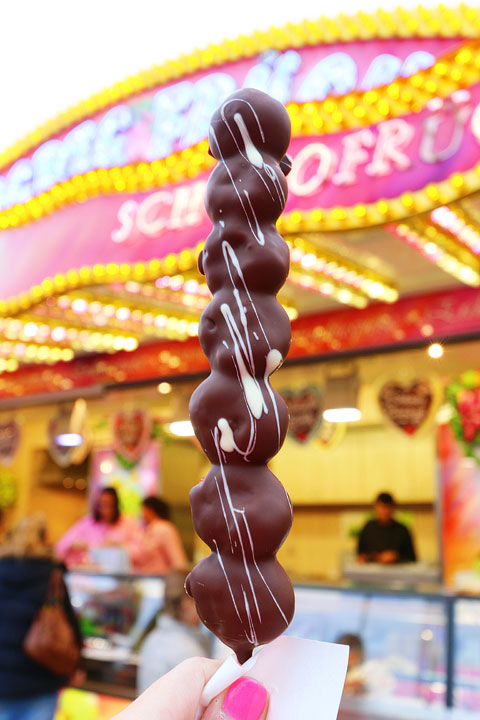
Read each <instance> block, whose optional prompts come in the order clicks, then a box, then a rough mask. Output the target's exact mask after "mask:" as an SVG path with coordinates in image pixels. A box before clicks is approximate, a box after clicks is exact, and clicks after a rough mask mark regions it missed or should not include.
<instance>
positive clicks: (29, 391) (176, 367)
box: [0, 288, 480, 399]
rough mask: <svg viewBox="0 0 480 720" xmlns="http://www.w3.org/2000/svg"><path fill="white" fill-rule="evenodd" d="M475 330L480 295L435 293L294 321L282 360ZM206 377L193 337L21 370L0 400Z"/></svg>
mask: <svg viewBox="0 0 480 720" xmlns="http://www.w3.org/2000/svg"><path fill="white" fill-rule="evenodd" d="M479 328H480V290H478V289H473V288H467V289H458V290H451V291H449V292H441V293H433V294H429V295H423V296H420V297H414V298H405V299H401V300H399V301H398V302H396V303H395V304H393V305H383V304H382V305H380V304H378V305H371V306H368V307H367V308H365V309H364V310H362V311H361V312H360V311H358V310H355V309H347V310H339V311H336V312H330V313H325V314H323V315H310V316H306V317H303V318H298V319H297V320H295V321H294V322H293V323H292V334H293V342H292V347H291V350H290V353H289V356H288V360H295V359H300V358H306V357H311V358H314V357H317V356H322V357H325V356H328V355H331V356H335V355H336V354H338V353H345V352H355V353H359V352H362V350H366V349H382V348H385V347H402V346H403V345H405V344H408V343H412V342H419V341H420V342H427V340H428V339H431V338H441V339H443V340H447V339H449V338H455V337H462V336H465V335H478V333H479ZM287 362H288V361H287ZM206 372H208V362H207V359H206V357H205V355H204V354H203V352H202V351H201V349H200V345H199V343H198V340H197V338H191V339H189V340H185V341H183V342H181V341H165V342H159V343H152V344H149V345H143V346H141V347H139V348H138V350H136V352H135V353H129V352H124V351H121V352H118V353H116V354H115V355H113V356H112V355H99V356H95V357H85V358H77V359H75V360H73V361H71V362H68V363H57V364H56V365H53V366H52V365H50V366H41V365H35V366H31V367H25V368H22V369H20V370H18V371H16V372H13V373H8V375H5V376H1V377H0V399H1V398H3V399H6V398H17V397H21V396H25V395H35V394H38V393H46V392H59V391H64V390H71V389H73V388H86V387H89V386H94V385H98V386H102V385H115V384H121V383H124V382H133V381H136V380H148V379H155V378H158V379H160V378H163V379H167V378H172V377H178V376H184V377H185V376H189V375H192V374H198V373H200V374H201V373H206Z"/></svg>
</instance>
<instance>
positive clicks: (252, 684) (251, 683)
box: [223, 677, 267, 720]
mask: <svg viewBox="0 0 480 720" xmlns="http://www.w3.org/2000/svg"><path fill="white" fill-rule="evenodd" d="M266 704H267V691H266V690H265V688H264V687H263V685H260V683H258V682H257V681H256V680H253V678H247V677H242V678H240V679H239V680H236V681H235V682H234V683H233V684H232V685H230V687H229V689H228V692H227V694H226V695H225V700H224V701H223V709H224V711H225V712H226V713H228V715H229V716H230V717H231V718H233V720H259V718H260V716H261V714H262V713H263V711H264V709H265V705H266Z"/></svg>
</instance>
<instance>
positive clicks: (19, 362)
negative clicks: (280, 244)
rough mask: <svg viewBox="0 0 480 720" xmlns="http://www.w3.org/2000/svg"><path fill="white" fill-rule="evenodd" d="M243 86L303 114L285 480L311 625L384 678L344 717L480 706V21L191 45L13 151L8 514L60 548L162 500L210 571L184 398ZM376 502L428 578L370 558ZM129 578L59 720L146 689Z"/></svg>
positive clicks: (303, 614) (0, 343)
mask: <svg viewBox="0 0 480 720" xmlns="http://www.w3.org/2000/svg"><path fill="white" fill-rule="evenodd" d="M243 86H247V87H255V88H259V89H262V90H265V91H267V92H269V93H270V94H272V95H274V96H275V97H276V98H278V99H279V100H280V101H281V102H282V103H284V104H285V105H286V107H287V109H288V112H289V114H290V117H291V121H292V142H291V146H290V150H289V153H290V155H291V158H292V171H291V173H290V174H289V176H288V184H289V196H288V201H287V205H286V210H285V212H284V214H283V215H282V217H281V219H280V221H279V226H278V227H279V231H280V233H281V234H282V235H283V237H284V238H285V240H286V242H287V243H288V246H289V248H290V256H291V271H290V275H289V278H288V281H287V283H286V285H285V286H284V288H283V290H282V291H281V294H280V298H279V299H280V300H281V302H282V304H283V305H284V307H285V309H286V311H287V313H288V315H289V317H290V319H291V321H292V333H293V342H292V348H291V351H290V354H289V357H288V361H287V362H286V364H285V365H284V367H283V368H282V369H281V370H280V371H279V372H278V373H277V374H276V375H275V376H274V379H273V383H274V385H275V387H276V388H277V389H278V390H279V391H280V392H281V394H282V395H283V397H284V398H285V400H286V401H287V404H288V406H289V410H290V415H291V423H290V429H289V435H288V437H287V440H286V442H285V445H284V447H283V448H282V450H281V452H280V453H279V455H278V456H276V458H275V459H274V461H273V464H272V467H273V470H274V472H275V473H276V474H277V475H278V476H279V477H280V479H281V480H282V482H283V483H284V484H285V485H286V487H287V489H288V492H289V494H290V496H291V499H292V502H293V508H294V525H293V529H292V532H291V534H290V537H289V540H288V542H287V543H286V545H285V547H284V548H282V550H281V552H280V558H281V561H282V563H283V565H284V566H285V568H286V569H287V570H288V572H289V573H290V574H291V576H292V577H293V578H294V580H295V581H296V584H297V608H298V610H297V615H296V617H295V620H294V623H293V627H292V632H295V633H296V634H303V635H305V636H306V637H314V638H317V639H322V640H328V641H334V640H335V639H337V638H338V637H339V636H340V635H341V634H344V633H354V634H355V635H356V636H358V637H359V638H360V639H361V642H362V645H363V648H364V652H365V655H366V657H367V660H369V661H371V663H374V665H375V663H376V664H377V666H378V667H379V668H381V672H380V670H379V675H378V677H379V678H380V681H378V682H377V683H375V682H372V685H371V688H370V690H369V692H366V693H363V694H362V696H360V697H358V696H353V695H352V696H348V695H347V696H346V697H345V699H344V705H343V709H342V713H343V714H342V716H341V717H343V718H344V719H345V720H346V719H350V718H356V717H363V718H370V719H372V718H375V719H376V718H379V719H380V718H392V719H393V718H435V720H438V719H441V718H444V717H452V718H453V717H455V718H473V717H477V716H478V712H479V711H480V342H479V336H480V290H479V287H480V11H479V10H478V9H475V8H473V7H468V6H465V5H461V6H459V7H458V8H457V9H452V8H446V7H443V6H440V7H439V8H438V9H434V10H427V9H424V8H421V7H419V8H418V9H417V10H415V11H406V10H403V9H401V8H399V9H397V10H395V11H394V12H384V11H378V12H377V13H375V14H372V15H367V14H365V13H363V12H361V11H360V12H359V13H358V14H357V15H355V16H352V17H343V16H342V17H339V18H338V19H336V20H332V19H327V18H322V19H320V20H315V21H305V22H303V23H302V24H300V25H288V26H285V27H281V28H272V29H270V30H268V31H265V32H257V33H255V34H253V35H251V36H248V37H247V36H244V37H240V38H237V39H236V40H229V41H226V42H224V43H222V44H220V45H214V46H210V47H208V48H206V49H203V50H195V51H194V52H192V54H191V55H188V56H183V57H181V58H178V59H176V60H173V61H171V62H168V63H166V64H165V65H163V66H161V67H154V68H152V69H151V70H150V71H147V72H143V73H141V74H139V75H136V76H132V77H130V78H127V79H126V80H124V81H120V82H118V83H117V84H116V85H114V86H113V87H111V88H108V89H106V90H104V91H102V92H100V93H98V94H96V95H93V96H92V97H90V98H89V99H88V100H86V101H84V102H80V103H79V104H78V105H77V106H75V107H72V108H70V109H69V110H66V111H65V112H64V113H63V114H61V115H59V116H58V117H56V118H54V119H52V120H50V121H49V122H47V123H46V124H45V125H44V126H42V127H39V128H37V129H35V130H32V132H31V134H30V135H28V136H27V137H26V138H24V139H23V140H21V141H20V142H19V143H17V144H16V145H14V146H13V147H11V148H8V149H7V150H5V151H4V152H3V154H1V155H0V164H1V174H0V253H1V257H2V262H1V264H0V372H1V374H0V461H1V465H0V507H3V508H4V509H5V510H6V518H7V524H9V523H12V524H13V523H14V522H15V521H16V520H17V519H19V518H20V517H22V516H23V515H25V514H26V513H32V512H42V513H44V514H45V515H46V516H47V518H48V523H49V533H50V535H51V537H52V540H57V539H58V538H59V537H60V536H61V535H62V534H63V533H64V532H65V531H66V530H67V529H68V527H69V526H71V525H72V523H73V522H74V521H76V520H77V519H78V518H79V517H81V516H82V515H83V514H84V513H85V512H87V509H88V507H89V504H90V503H91V501H92V498H93V497H94V496H95V494H96V493H97V491H98V488H100V487H102V486H105V485H113V486H114V487H116V488H117V490H118V492H119V494H120V498H121V503H122V507H123V510H124V511H125V512H126V513H131V514H136V513H137V511H138V508H139V505H140V503H141V500H142V498H143V497H144V496H145V495H150V494H160V495H162V497H163V498H164V499H165V500H167V501H168V502H169V503H170V504H171V506H172V508H173V514H174V518H175V522H176V524H177V526H178V527H179V528H180V530H181V534H182V538H183V541H184V544H185V546H186V548H187V550H188V552H189V554H190V558H193V557H199V556H201V554H202V553H203V552H204V550H203V548H202V546H201V543H200V541H199V540H198V539H195V537H194V532H193V527H192V524H191V519H190V511H189V500H188V492H189V488H190V487H191V486H192V485H194V484H196V483H197V482H198V481H199V480H200V478H201V477H202V476H203V475H204V474H205V470H206V468H207V466H208V463H207V460H206V458H205V456H204V455H203V454H202V452H201V451H200V449H199V447H198V446H197V444H196V441H195V439H194V438H193V433H192V430H191V426H190V425H189V422H188V399H189V396H190V394H191V392H192V390H193V388H194V387H195V386H196V384H197V383H198V382H199V380H200V379H201V378H202V377H203V376H204V375H205V374H206V373H207V372H208V364H207V361H206V358H205V356H204V355H203V353H202V351H201V349H200V346H199V343H198V339H197V331H198V322H199V317H200V314H201V312H202V310H203V309H204V308H205V307H206V305H207V304H208V302H209V297H210V296H209V291H208V289H207V287H206V284H205V280H204V278H203V276H202V275H201V274H200V273H199V271H198V269H197V258H198V254H199V252H200V250H201V248H202V244H203V242H204V239H205V237H206V236H207V235H208V233H209V230H210V227H211V222H210V220H209V218H208V217H207V215H206V212H205V209H204V204H203V203H204V195H205V187H206V183H207V179H208V176H209V173H210V171H211V169H212V167H213V166H214V162H215V161H214V160H213V158H212V157H211V156H210V155H209V154H208V141H207V131H208V123H209V119H210V117H211V115H212V113H213V111H214V110H215V109H216V108H217V106H218V105H219V104H220V102H221V101H222V100H223V99H224V98H225V97H226V96H227V95H229V94H230V93H231V92H233V91H234V90H235V89H236V88H240V87H243ZM346 409H349V412H345V410H346ZM328 411H331V412H330V413H329V412H328ZM332 411H333V412H332ZM335 411H336V412H335ZM324 413H325V417H324ZM379 492H389V493H391V494H393V496H394V497H395V499H396V502H397V516H398V517H400V518H401V519H402V522H404V523H405V524H406V525H407V526H408V527H409V528H410V530H411V533H412V535H413V537H414V543H415V548H416V553H417V562H415V563H411V564H409V566H408V567H402V568H400V567H394V566H392V567H390V568H382V567H377V566H376V565H368V566H367V565H366V566H359V565H358V564H357V563H356V562H355V552H356V542H357V536H358V533H359V530H360V528H361V527H362V526H363V525H364V523H365V522H366V520H368V518H369V517H370V516H371V508H372V503H373V500H374V499H375V497H376V495H377V494H378V493H379ZM117 569H118V572H117ZM117 569H115V571H113V570H112V566H110V568H109V570H110V574H108V573H107V572H106V571H105V568H103V572H102V568H99V567H96V569H95V572H94V571H93V570H90V571H86V570H83V571H78V572H72V573H71V575H70V580H69V582H70V589H71V592H72V598H73V602H74V605H75V606H76V608H77V609H78V612H79V615H80V617H81V619H82V623H83V628H84V630H85V632H86V634H87V641H86V647H85V663H86V668H87V675H86V680H85V689H86V690H89V691H90V692H86V691H85V689H84V690H78V689H77V690H71V691H67V692H66V693H65V694H64V696H63V698H62V700H61V703H60V708H59V711H58V718H59V720H66V719H67V718H69V720H70V718H76V717H77V715H76V714H75V713H77V714H78V713H80V714H79V715H78V717H82V718H84V717H87V710H88V713H90V714H88V718H90V717H91V718H92V720H100V718H102V719H103V718H109V717H111V715H113V714H114V712H115V711H116V710H117V708H119V707H120V706H121V705H122V703H124V702H125V701H124V700H119V699H118V698H119V697H120V696H123V697H127V698H128V697H132V696H134V694H135V663H136V658H137V655H136V650H135V647H134V643H133V642H132V643H131V644H130V645H128V643H123V644H122V643H117V644H115V642H114V639H112V638H118V636H122V637H126V636H129V634H130V635H132V633H133V635H135V637H137V635H138V637H139V636H140V635H139V634H138V633H137V631H138V629H139V627H140V626H141V624H142V622H143V619H142V618H141V617H140V615H141V613H139V610H138V609H139V607H140V608H141V609H142V611H144V610H145V607H146V600H148V601H149V602H150V603H151V606H152V607H155V608H156V609H158V608H157V606H156V605H155V603H156V602H160V598H161V587H160V586H159V584H158V583H160V585H161V580H155V579H152V578H150V579H145V578H135V577H134V576H133V575H131V574H129V573H128V570H127V569H125V568H124V567H119V568H117ZM475 594H478V599H477V598H476V597H475ZM139 598H140V599H139ZM120 609H121V611H120ZM155 611H156V610H155ZM150 619H151V618H150ZM132 628H133V630H132ZM127 645H128V647H127ZM381 673H384V674H383V675H382V674H381ZM387 676H388V680H385V677H387ZM377 679H378V678H377Z"/></svg>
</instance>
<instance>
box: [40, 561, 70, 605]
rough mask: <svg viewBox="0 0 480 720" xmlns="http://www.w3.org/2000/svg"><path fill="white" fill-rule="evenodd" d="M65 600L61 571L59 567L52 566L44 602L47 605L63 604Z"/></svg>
mask: <svg viewBox="0 0 480 720" xmlns="http://www.w3.org/2000/svg"><path fill="white" fill-rule="evenodd" d="M64 602H65V583H64V582H63V573H62V571H61V569H60V568H59V567H56V568H53V570H52V572H51V573H50V579H49V581H48V588H47V596H46V598H45V604H46V605H48V606H52V607H53V606H58V605H63V604H64Z"/></svg>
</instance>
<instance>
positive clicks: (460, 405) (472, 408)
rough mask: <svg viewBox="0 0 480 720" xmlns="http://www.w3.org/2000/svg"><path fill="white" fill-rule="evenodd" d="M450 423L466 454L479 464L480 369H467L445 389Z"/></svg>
mask: <svg viewBox="0 0 480 720" xmlns="http://www.w3.org/2000/svg"><path fill="white" fill-rule="evenodd" d="M446 398H447V401H448V402H449V403H450V405H451V406H452V409H453V414H452V418H451V420H450V425H451V427H452V429H453V432H454V433H455V437H456V438H457V440H458V441H459V442H460V444H461V445H462V447H463V448H464V450H465V453H466V455H468V456H469V457H472V458H474V459H475V460H476V461H477V462H478V463H479V464H480V370H468V371H467V372H465V373H463V374H462V375H461V376H460V378H459V379H458V380H455V381H454V382H452V383H451V384H450V385H448V387H447V389H446Z"/></svg>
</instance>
